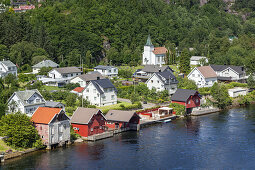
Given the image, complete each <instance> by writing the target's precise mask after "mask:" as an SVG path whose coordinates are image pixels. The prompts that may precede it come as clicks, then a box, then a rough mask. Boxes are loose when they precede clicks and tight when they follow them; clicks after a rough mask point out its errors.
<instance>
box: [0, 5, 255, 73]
mask: <svg viewBox="0 0 255 170" xmlns="http://www.w3.org/2000/svg"><path fill="white" fill-rule="evenodd" d="M244 2H246V3H244ZM226 5H227V4H226V3H224V2H223V1H222V0H210V1H209V2H208V3H206V4H205V5H203V6H200V1H199V0H189V1H188V0H187V1H183V0H174V1H173V0H168V1H166V0H86V1H84V0H68V1H67V0H61V1H56V0H54V1H53V0H47V1H46V2H44V3H43V4H42V5H41V6H40V7H39V8H38V7H37V8H36V9H35V10H31V11H27V12H25V13H14V12H13V11H12V10H9V11H7V12H5V13H2V14H0V60H1V59H3V58H6V59H11V60H12V61H13V62H14V63H17V64H18V65H24V64H34V63H37V62H38V61H40V60H42V59H44V58H49V59H52V60H54V61H56V62H58V63H61V66H68V65H69V66H71V65H79V63H80V56H81V57H82V59H83V61H84V63H85V65H86V66H87V67H91V66H93V65H95V64H98V63H99V62H101V63H104V64H109V63H110V64H114V65H121V64H130V65H136V64H139V63H140V62H141V61H140V60H141V56H142V51H143V46H144V44H145V42H146V39H147V36H148V35H149V34H150V35H151V37H152V42H153V44H154V45H155V46H166V47H168V48H169V49H171V51H175V47H178V51H180V52H181V51H182V50H183V49H184V48H188V49H191V48H192V49H194V50H193V51H191V53H192V55H204V56H207V57H209V60H210V63H216V64H233V65H245V66H246V67H247V68H248V69H249V71H254V70H253V69H255V66H254V65H255V49H254V48H255V17H254V16H255V12H254V8H255V5H254V1H253V0H245V1H243V0H237V1H236V3H235V4H234V6H233V9H235V10H236V11H238V12H240V13H242V14H243V13H244V12H245V11H247V17H246V18H245V19H243V18H242V17H241V15H238V14H235V15H234V14H231V13H228V12H226V10H225V9H226ZM229 37H232V38H233V41H232V40H231V41H230V40H229Z"/></svg>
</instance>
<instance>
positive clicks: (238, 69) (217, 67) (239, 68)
mask: <svg viewBox="0 0 255 170" xmlns="http://www.w3.org/2000/svg"><path fill="white" fill-rule="evenodd" d="M210 66H211V67H212V69H213V70H214V71H223V70H225V69H227V68H232V69H233V70H234V71H236V72H237V73H238V74H242V73H244V67H243V66H232V65H210Z"/></svg>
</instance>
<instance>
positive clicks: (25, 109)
mask: <svg viewBox="0 0 255 170" xmlns="http://www.w3.org/2000/svg"><path fill="white" fill-rule="evenodd" d="M7 103H8V113H14V112H18V111H20V112H21V113H25V114H27V115H28V116H32V114H33V113H34V111H35V110H36V109H37V108H38V107H43V106H45V100H44V98H43V96H42V95H41V93H40V92H39V91H38V90H36V89H35V90H25V91H17V92H14V93H13V94H12V96H11V97H10V98H9V100H8V101H7Z"/></svg>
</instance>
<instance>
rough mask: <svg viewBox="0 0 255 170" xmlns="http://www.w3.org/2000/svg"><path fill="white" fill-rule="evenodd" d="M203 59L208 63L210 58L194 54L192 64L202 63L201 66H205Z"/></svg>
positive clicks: (191, 59)
mask: <svg viewBox="0 0 255 170" xmlns="http://www.w3.org/2000/svg"><path fill="white" fill-rule="evenodd" d="M203 60H204V62H205V63H208V58H206V57H203V56H192V57H191V58H190V65H201V66H203V62H202V61H203Z"/></svg>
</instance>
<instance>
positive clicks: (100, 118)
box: [71, 107, 106, 137]
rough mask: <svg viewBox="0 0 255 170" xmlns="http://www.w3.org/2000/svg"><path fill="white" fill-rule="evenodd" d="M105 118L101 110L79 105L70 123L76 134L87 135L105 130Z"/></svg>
mask: <svg viewBox="0 0 255 170" xmlns="http://www.w3.org/2000/svg"><path fill="white" fill-rule="evenodd" d="M105 120H106V119H105V117H104V115H103V114H102V111H101V110H99V109H95V108H82V107H79V108H77V109H76V111H75V112H74V113H73V116H72V117H71V125H72V127H73V129H74V131H75V132H76V133H77V134H79V135H81V136H82V137H88V136H91V135H95V134H99V133H103V132H105Z"/></svg>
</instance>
